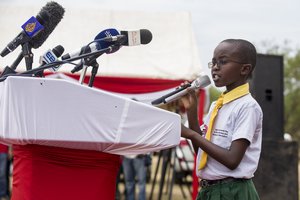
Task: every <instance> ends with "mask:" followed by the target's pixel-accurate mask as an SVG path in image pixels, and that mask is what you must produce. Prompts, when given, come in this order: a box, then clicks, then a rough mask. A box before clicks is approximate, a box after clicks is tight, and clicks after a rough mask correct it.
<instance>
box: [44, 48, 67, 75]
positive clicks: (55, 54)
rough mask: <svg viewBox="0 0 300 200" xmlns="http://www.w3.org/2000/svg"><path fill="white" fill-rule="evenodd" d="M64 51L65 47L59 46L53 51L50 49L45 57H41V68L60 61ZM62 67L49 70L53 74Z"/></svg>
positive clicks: (58, 66)
mask: <svg viewBox="0 0 300 200" xmlns="http://www.w3.org/2000/svg"><path fill="white" fill-rule="evenodd" d="M64 50H65V49H64V48H63V46H61V45H57V46H56V47H54V48H53V49H52V50H51V49H49V50H48V51H46V52H45V53H44V54H43V56H41V57H40V64H41V66H43V65H46V64H49V63H53V62H55V61H58V58H59V57H60V56H61V55H62V54H63V52H64ZM60 66H61V65H57V66H53V67H51V68H49V70H50V71H52V72H56V71H57V70H58V69H59V68H60Z"/></svg>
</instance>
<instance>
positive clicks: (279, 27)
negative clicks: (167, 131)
mask: <svg viewBox="0 0 300 200" xmlns="http://www.w3.org/2000/svg"><path fill="white" fill-rule="evenodd" d="M46 2H48V1H45V0H39V1H37V0H36V1H33V0H27V1H26V4H30V3H31V4H36V5H41V7H42V6H43V5H45V3H46ZM56 2H58V3H59V4H61V5H63V6H64V7H70V6H74V7H95V6H97V7H99V8H101V9H107V10H138V11H165V12H168V11H188V12H190V13H191V18H192V25H193V30H194V32H195V36H196V43H197V46H198V49H199V54H200V59H201V64H202V66H203V68H204V69H205V72H206V73H210V72H209V71H208V69H207V67H206V66H207V63H208V62H209V61H210V60H211V57H212V54H213V50H214V48H215V47H216V46H217V45H218V43H219V42H221V41H222V40H224V39H227V38H242V39H246V40H249V41H250V42H252V43H253V44H254V45H255V46H256V47H257V49H258V52H264V50H265V49H264V46H263V45H262V43H263V42H267V43H271V44H277V45H279V46H280V45H283V44H284V43H285V41H288V44H289V46H290V47H291V48H293V49H296V48H300V26H299V20H300V12H299V9H300V1H299V0H286V1H282V0H226V1H221V0H206V1H205V0H85V1H80V0H60V1H59V0H57V1H56ZM6 4H16V5H17V4H20V5H22V4H24V1H22V0H1V1H0V6H5V5H6ZM83 17H84V13H83ZM166 31H168V30H166ZM170 34H172V33H170ZM183 37H184V36H183ZM2 39H3V38H2ZM162 45H163V44H162Z"/></svg>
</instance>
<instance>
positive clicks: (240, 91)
mask: <svg viewBox="0 0 300 200" xmlns="http://www.w3.org/2000/svg"><path fill="white" fill-rule="evenodd" d="M246 94H249V84H248V83H245V84H243V85H241V86H239V87H237V88H235V89H233V90H231V91H230V92H228V93H222V94H221V96H220V97H219V99H218V100H217V103H216V104H215V107H214V109H213V111H212V113H211V116H210V119H209V124H208V130H207V133H206V135H205V138H206V139H207V140H209V141H210V139H211V136H212V129H213V125H214V121H215V118H216V116H217V114H218V111H219V109H220V108H221V107H222V106H223V105H224V104H227V103H229V102H231V101H234V100H236V99H238V98H240V97H242V96H245V95H246ZM206 163H207V153H206V152H205V151H203V152H202V156H201V158H200V162H199V167H198V170H201V169H203V168H204V167H205V166H206Z"/></svg>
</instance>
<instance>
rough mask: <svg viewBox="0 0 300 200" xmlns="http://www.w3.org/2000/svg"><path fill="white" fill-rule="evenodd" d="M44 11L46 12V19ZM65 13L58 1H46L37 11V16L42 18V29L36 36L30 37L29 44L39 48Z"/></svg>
mask: <svg viewBox="0 0 300 200" xmlns="http://www.w3.org/2000/svg"><path fill="white" fill-rule="evenodd" d="M45 13H48V19H46V18H47V17H46V15H45ZM64 13H65V9H64V8H63V7H62V6H61V5H59V4H58V3H56V2H54V1H51V2H48V3H47V4H46V5H45V6H44V7H43V8H42V9H41V11H40V12H39V14H38V16H39V17H41V18H43V20H44V22H43V26H44V29H43V30H41V31H40V32H39V33H38V34H37V35H36V36H34V37H33V38H32V40H31V41H30V44H31V46H32V47H33V48H35V49H37V48H39V47H40V46H41V45H42V44H43V43H44V42H45V41H46V39H47V38H48V36H49V35H50V34H51V33H52V31H53V30H54V29H55V27H56V26H57V24H58V23H59V22H60V21H61V19H62V18H63V16H64Z"/></svg>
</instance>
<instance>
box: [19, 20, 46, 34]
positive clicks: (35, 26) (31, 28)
mask: <svg viewBox="0 0 300 200" xmlns="http://www.w3.org/2000/svg"><path fill="white" fill-rule="evenodd" d="M22 29H23V30H24V31H25V33H26V34H27V35H28V36H29V37H31V38H32V37H34V36H35V35H36V34H37V33H38V32H40V31H41V30H43V29H44V26H43V25H42V24H40V22H39V21H38V20H37V19H36V18H35V17H33V16H32V17H31V18H30V19H29V20H27V22H25V23H24V24H23V25H22Z"/></svg>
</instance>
